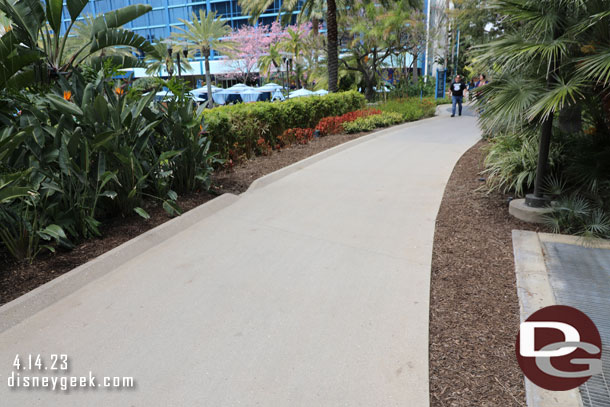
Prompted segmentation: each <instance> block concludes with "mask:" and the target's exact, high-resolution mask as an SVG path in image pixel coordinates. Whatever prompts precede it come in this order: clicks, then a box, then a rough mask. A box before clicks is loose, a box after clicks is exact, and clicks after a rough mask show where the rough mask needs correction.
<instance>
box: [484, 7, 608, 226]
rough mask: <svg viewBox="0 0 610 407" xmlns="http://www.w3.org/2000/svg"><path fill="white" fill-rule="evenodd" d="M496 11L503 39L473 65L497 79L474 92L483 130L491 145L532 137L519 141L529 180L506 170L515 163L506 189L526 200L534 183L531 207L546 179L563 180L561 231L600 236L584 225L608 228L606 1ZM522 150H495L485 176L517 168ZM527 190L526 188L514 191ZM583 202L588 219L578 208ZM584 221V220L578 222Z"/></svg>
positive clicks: (488, 47) (557, 209)
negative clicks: (513, 137) (524, 150)
mask: <svg viewBox="0 0 610 407" xmlns="http://www.w3.org/2000/svg"><path fill="white" fill-rule="evenodd" d="M492 5H493V7H494V9H493V11H494V12H497V13H498V14H499V15H500V16H501V20H502V28H503V35H502V36H501V37H500V38H499V39H497V40H494V41H491V42H489V43H487V44H484V45H482V46H479V47H478V48H477V51H478V53H477V60H476V62H477V64H479V66H486V67H488V68H490V69H491V70H492V72H493V80H492V81H491V83H489V84H488V85H485V86H484V87H483V88H481V89H480V90H479V91H478V97H477V104H478V106H479V109H480V111H481V124H482V127H483V129H484V130H485V131H486V133H487V134H488V135H494V136H495V138H497V137H498V136H499V137H501V138H505V139H506V140H508V139H509V138H510V137H511V135H518V134H529V135H530V136H529V137H527V140H526V139H520V138H519V137H517V138H516V139H520V140H521V145H522V146H524V145H526V143H527V145H529V148H528V151H530V153H529V154H527V156H528V157H529V158H528V160H527V163H528V166H527V167H528V168H527V169H526V170H525V171H526V172H527V176H524V175H523V174H524V173H523V172H522V171H516V172H514V171H505V169H508V168H509V167H510V165H507V164H506V165H505V164H502V167H504V169H503V170H502V171H501V172H502V173H503V174H504V175H503V176H502V177H503V179H504V180H505V181H506V184H505V185H508V186H511V187H514V188H515V189H516V190H517V192H518V193H519V194H522V193H525V192H527V187H528V186H531V185H532V184H533V187H534V193H533V196H529V197H528V199H530V200H532V201H534V200H536V201H538V200H542V199H543V195H544V193H545V189H546V183H548V179H549V175H552V176H553V177H555V178H561V179H564V180H565V181H566V185H565V187H564V191H563V194H562V196H561V197H560V198H559V200H560V201H561V200H564V199H568V200H569V202H570V204H565V205H560V206H556V207H555V212H556V213H555V214H554V215H553V216H555V218H554V219H555V221H557V223H556V226H557V228H556V230H565V231H567V232H569V233H572V232H574V233H584V234H587V233H598V232H599V234H600V235H601V234H603V233H602V229H603V228H602V227H598V226H593V227H592V228H588V227H585V226H583V225H585V224H589V225H599V224H603V223H604V222H602V220H603V219H606V214H605V213H607V212H604V211H608V209H609V208H608V207H607V206H605V205H603V204H600V202H607V201H608V200H609V198H610V191H609V190H608V188H607V187H606V186H607V185H608V182H609V179H610V176H608V172H607V165H606V164H605V163H606V162H607V160H608V158H609V154H608V151H610V11H609V10H610V1H608V0H584V1H581V0H562V1H550V0H544V1H533V0H510V1H509V0H499V1H494V2H493V4H492ZM532 134H535V135H536V136H535V137H532V136H531V135H532ZM553 140H554V141H555V142H553ZM492 142H493V141H492ZM502 143H503V142H502V141H500V142H499V143H494V144H496V145H499V144H502ZM536 144H537V145H536ZM519 148H520V147H518V146H517V145H515V148H510V149H507V150H506V151H502V150H501V149H496V148H495V147H492V150H491V151H490V154H495V156H491V158H490V157H489V156H488V160H487V162H488V165H490V167H489V169H490V170H491V169H493V168H500V167H498V165H497V164H498V163H503V162H513V163H517V160H518V159H519V155H518V154H517V155H515V153H516V152H517V151H518V149H519ZM511 155H514V159H512V160H511V159H508V157H510V156H511ZM534 161H535V162H536V166H535V167H534V168H533V167H532V162H534ZM493 171H494V172H495V171H496V170H495V169H494V170H493ZM549 171H550V172H549ZM521 186H524V187H525V188H523V189H517V188H520V187H521ZM582 200H584V202H587V205H588V208H590V209H591V210H590V211H585V210H580V209H582V208H583V207H584V206H583V205H582V204H581V203H580V202H581V201H582ZM578 208H580V209H578ZM585 212H587V213H585ZM577 215H578V216H577ZM578 217H580V218H579V219H580V220H577V218H578ZM583 219H585V220H587V219H588V220H587V221H586V222H585V223H583V224H579V222H580V221H581V220H583ZM598 221H599V222H598ZM568 224H571V225H572V226H566V225H568ZM596 230H597V232H595V231H596Z"/></svg>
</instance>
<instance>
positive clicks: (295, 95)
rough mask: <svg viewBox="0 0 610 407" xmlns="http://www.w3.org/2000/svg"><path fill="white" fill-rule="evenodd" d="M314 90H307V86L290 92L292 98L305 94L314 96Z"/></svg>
mask: <svg viewBox="0 0 610 407" xmlns="http://www.w3.org/2000/svg"><path fill="white" fill-rule="evenodd" d="M313 94H314V93H313V92H312V91H310V90H307V89H305V88H301V89H299V90H296V91H294V92H290V96H289V97H290V99H292V98H300V97H304V96H313Z"/></svg>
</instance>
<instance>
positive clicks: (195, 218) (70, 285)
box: [0, 194, 239, 333]
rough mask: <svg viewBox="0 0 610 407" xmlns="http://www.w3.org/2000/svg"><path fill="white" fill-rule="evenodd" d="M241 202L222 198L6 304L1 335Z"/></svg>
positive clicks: (2, 310) (1, 316)
mask: <svg viewBox="0 0 610 407" xmlns="http://www.w3.org/2000/svg"><path fill="white" fill-rule="evenodd" d="M238 199H239V197H238V196H236V195H233V194H224V195H221V196H219V197H217V198H215V199H213V200H211V201H209V202H206V203H205V204H203V205H201V206H198V207H196V208H194V209H192V210H190V211H188V212H186V213H184V214H183V215H181V216H178V217H176V218H174V219H172V220H170V221H167V222H165V223H163V224H161V225H159V226H157V227H155V228H153V229H151V230H149V231H147V232H145V233H143V234H141V235H140V236H137V237H135V238H133V239H131V240H129V241H127V242H125V243H123V244H122V245H120V246H118V247H115V248H114V249H112V250H110V251H108V252H106V253H104V254H102V255H101V256H99V257H97V258H95V259H93V260H91V261H89V262H87V263H85V264H83V265H81V266H79V267H77V268H75V269H73V270H70V271H69V272H67V273H65V274H63V275H61V276H59V277H57V278H56V279H53V280H51V281H49V282H48V283H46V284H43V285H41V286H40V287H38V288H36V289H34V290H32V291H30V292H28V293H27V294H24V295H22V296H21V297H19V298H16V299H15V300H13V301H11V302H9V303H6V304H4V305H3V306H1V307H0V333H2V332H4V331H6V330H8V329H9V328H11V327H13V326H15V325H17V324H18V323H20V322H21V321H23V320H25V319H26V318H29V317H30V316H32V315H34V314H36V313H37V312H38V311H40V310H42V309H44V308H46V307H48V306H49V305H51V304H53V303H55V302H57V301H58V300H60V299H61V298H63V297H65V296H66V295H68V294H71V293H73V292H75V291H76V290H78V289H79V288H81V287H83V286H85V285H86V284H89V283H90V282H92V281H93V280H96V279H98V278H100V277H102V276H103V275H105V274H107V273H108V272H110V271H112V270H113V269H114V268H116V267H118V266H120V265H121V264H124V263H125V262H127V261H129V260H131V259H132V258H134V257H136V256H139V255H140V254H142V253H144V252H145V251H147V250H150V249H152V248H153V247H155V246H157V245H159V244H160V243H162V242H164V241H165V240H167V239H169V238H170V237H172V236H174V235H175V234H176V233H178V232H181V231H183V230H185V229H188V228H189V227H191V226H193V225H194V224H195V223H197V222H199V221H201V220H202V219H205V218H207V217H208V216H210V215H212V214H214V213H216V212H218V211H220V210H222V209H224V208H226V207H228V206H229V205H231V204H233V203H234V202H235V201H237V200H238Z"/></svg>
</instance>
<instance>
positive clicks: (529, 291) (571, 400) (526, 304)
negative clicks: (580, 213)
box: [512, 230, 582, 407]
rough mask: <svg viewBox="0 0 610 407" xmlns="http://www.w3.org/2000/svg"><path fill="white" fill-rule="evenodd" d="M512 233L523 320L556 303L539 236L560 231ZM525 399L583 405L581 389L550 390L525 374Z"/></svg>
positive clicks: (541, 404) (555, 405)
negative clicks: (539, 385) (532, 380)
mask: <svg viewBox="0 0 610 407" xmlns="http://www.w3.org/2000/svg"><path fill="white" fill-rule="evenodd" d="M512 234H513V252H514V255H515V273H516V277H517V294H518V295H519V309H520V320H521V322H523V321H524V320H525V319H526V318H527V317H528V316H530V315H531V314H532V313H534V312H536V311H538V310H539V309H541V308H543V307H548V306H550V305H555V304H556V302H555V295H554V294H553V289H552V288H551V283H550V281H549V276H548V273H547V269H546V264H545V262H544V251H543V248H542V244H541V242H540V238H544V239H545V240H546V238H547V237H549V236H551V237H552V238H553V239H558V238H557V237H556V236H557V235H550V234H546V233H545V234H540V235H539V234H538V233H536V232H528V231H524V230H513V233H512ZM561 239H565V237H564V238H561ZM572 239H573V238H572ZM525 399H526V401H527V405H528V406H529V407H582V399H581V397H580V392H579V391H578V389H573V390H569V391H548V390H545V389H543V388H541V387H538V386H536V385H535V384H533V383H532V382H531V381H530V380H529V379H528V378H525Z"/></svg>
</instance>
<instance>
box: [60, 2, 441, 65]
mask: <svg viewBox="0 0 610 407" xmlns="http://www.w3.org/2000/svg"><path fill="white" fill-rule="evenodd" d="M436 2H437V0H424V12H427V11H428V7H430V5H434V4H435V3H436ZM139 3H140V4H141V3H144V4H150V5H151V6H152V11H150V12H149V13H146V14H145V15H143V16H141V17H139V18H138V19H136V20H134V21H132V22H130V23H128V24H126V25H125V28H127V29H129V30H132V31H134V32H136V33H137V34H140V35H141V36H143V37H144V38H146V39H147V40H149V41H151V42H153V43H155V42H158V41H161V40H163V39H166V38H168V37H169V36H170V35H171V33H172V32H175V31H179V30H178V28H179V27H183V26H184V24H183V23H182V22H181V21H180V19H183V20H191V18H192V13H193V12H194V13H196V14H199V11H200V10H204V11H206V12H216V14H217V15H219V16H220V17H221V18H222V19H224V20H226V21H227V22H228V24H229V25H230V26H231V28H232V29H234V30H235V29H238V28H240V27H241V26H243V25H248V24H251V22H250V16H248V15H245V14H244V13H243V12H242V10H241V7H240V6H239V4H238V0H204V1H201V0H90V1H89V3H88V4H87V5H86V6H85V9H84V10H83V13H82V14H81V15H82V16H85V15H88V14H89V15H93V16H95V15H98V14H102V13H106V12H109V11H112V10H116V9H119V8H122V7H126V6H128V5H131V4H139ZM281 6H282V0H274V2H273V4H272V5H271V6H270V7H269V8H268V9H267V10H266V11H265V13H263V14H262V15H261V16H260V17H259V18H258V20H257V21H256V22H255V23H254V24H261V25H269V24H271V23H272V22H273V21H275V20H277V18H278V14H279V11H280V8H281ZM433 7H434V6H433ZM298 13H299V11H298V9H297V10H296V11H294V12H293V17H292V23H294V22H295V21H296V16H297V14H298ZM63 15H64V20H63V28H64V29H66V28H67V27H68V25H69V24H70V19H69V16H70V15H69V13H68V10H67V8H66V6H65V4H64V14H63ZM322 30H323V29H322ZM323 31H324V30H323ZM211 57H212V60H214V59H217V58H218V56H217V55H216V54H215V53H214V52H212V55H211ZM201 59H202V58H200V57H199V56H196V57H195V58H194V61H195V67H196V66H197V65H200V64H201V63H202V61H201ZM426 61H428V63H430V58H429V57H428V55H426V54H424V55H420V60H419V61H418V62H419V63H418V65H419V67H420V69H422V71H423V68H424V66H425V63H426ZM213 62H216V61H213ZM219 62H220V61H219ZM198 70H199V72H200V73H201V72H202V71H203V66H201V67H199V69H198ZM212 70H213V71H214V70H216V69H215V66H213V67H212Z"/></svg>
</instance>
